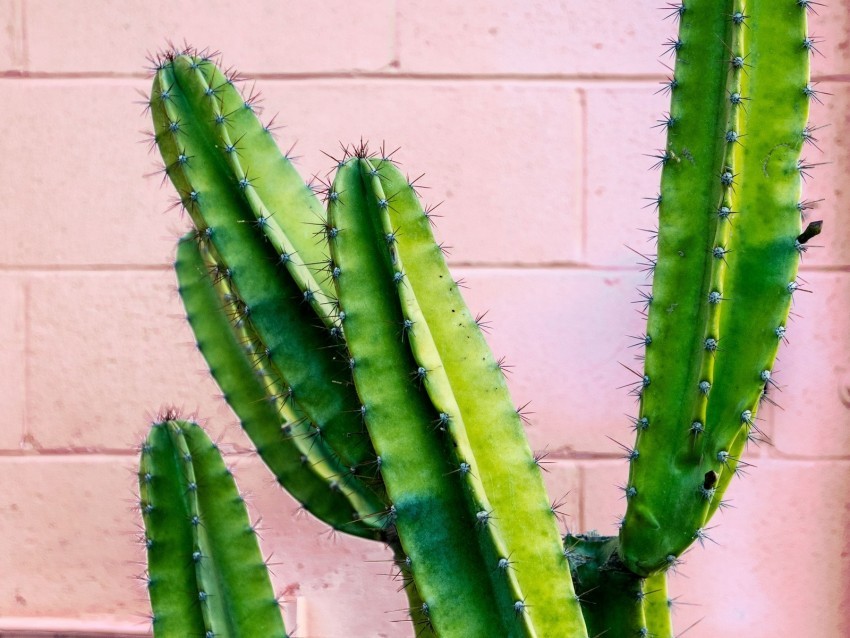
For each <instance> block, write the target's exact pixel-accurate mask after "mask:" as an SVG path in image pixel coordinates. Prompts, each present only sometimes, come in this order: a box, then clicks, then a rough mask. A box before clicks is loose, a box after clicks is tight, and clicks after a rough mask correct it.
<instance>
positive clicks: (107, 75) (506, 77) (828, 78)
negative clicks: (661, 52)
mask: <svg viewBox="0 0 850 638" xmlns="http://www.w3.org/2000/svg"><path fill="white" fill-rule="evenodd" d="M666 77H667V75H666V74H665V73H658V74H656V73H636V74H633V75H628V74H606V73H415V72H409V73H404V72H399V73H384V72H381V71H325V72H323V71H317V72H307V71H305V72H294V73H279V72H259V73H251V72H244V79H245V80H246V81H248V82H250V81H253V80H270V81H276V80H282V81H293V82H298V81H310V80H364V79H365V80H389V81H399V80H413V81H457V82H469V81H480V82H494V81H495V82H500V81H511V82H559V83H560V82H565V83H567V82H581V83H592V84H595V83H605V82H626V83H637V84H639V83H646V82H663V81H664V80H665V78H666ZM150 79H151V75H150V74H149V73H141V72H140V73H128V72H109V71H92V72H80V73H73V72H50V71H0V81H2V80H81V81H86V80H146V81H148V80H150ZM812 81H813V82H850V74H824V75H813V76H812Z"/></svg>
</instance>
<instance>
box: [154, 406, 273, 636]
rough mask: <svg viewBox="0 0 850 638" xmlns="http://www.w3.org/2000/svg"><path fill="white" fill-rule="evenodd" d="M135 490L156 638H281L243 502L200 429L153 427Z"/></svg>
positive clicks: (178, 424) (165, 420)
mask: <svg viewBox="0 0 850 638" xmlns="http://www.w3.org/2000/svg"><path fill="white" fill-rule="evenodd" d="M139 489H140V496H141V509H142V515H143V518H144V523H145V541H146V546H147V553H148V591H149V593H150V599H151V605H152V607H153V630H154V635H155V636H156V637H157V638H171V637H172V636H220V637H222V638H238V637H240V636H244V637H245V638H255V637H256V636H264V637H268V638H275V637H281V638H285V637H286V631H285V629H284V625H283V619H282V617H281V613H280V608H279V605H278V601H277V599H276V598H275V595H274V591H273V590H272V585H271V581H270V580H269V574H268V570H267V567H266V564H265V561H264V560H263V557H262V555H261V554H260V548H259V545H258V543H257V536H256V534H255V532H254V528H253V526H252V525H251V523H250V521H249V519H248V513H247V510H246V509H245V503H244V501H243V500H242V497H241V495H240V494H239V492H238V490H237V489H236V484H235V482H234V480H233V476H232V475H231V474H230V471H229V470H228V469H227V467H226V466H225V464H224V461H223V460H222V458H221V455H220V453H219V451H218V449H217V448H216V446H215V445H214V444H213V443H212V442H211V441H210V439H209V438H208V437H207V435H206V434H205V433H204V432H203V430H202V429H201V428H200V427H199V426H198V425H197V424H195V423H193V422H190V421H182V420H177V419H176V415H175V414H173V413H167V414H165V415H164V416H163V417H162V419H161V420H159V421H157V422H156V423H154V424H153V427H152V428H151V431H150V433H149V435H148V437H147V439H146V440H145V443H144V444H143V446H142V453H141V460H140V466H139Z"/></svg>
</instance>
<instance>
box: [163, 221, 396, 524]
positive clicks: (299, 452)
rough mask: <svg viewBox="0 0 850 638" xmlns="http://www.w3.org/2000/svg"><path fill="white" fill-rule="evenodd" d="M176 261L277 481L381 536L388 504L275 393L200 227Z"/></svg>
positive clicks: (187, 299) (196, 324) (193, 311)
mask: <svg viewBox="0 0 850 638" xmlns="http://www.w3.org/2000/svg"><path fill="white" fill-rule="evenodd" d="M174 267H175V271H176V273H177V279H178V284H179V288H178V291H179V293H180V297H181V299H182V300H183V304H184V306H185V308H186V315H187V319H188V321H189V324H190V325H191V327H192V330H193V331H194V334H195V340H196V343H197V346H198V349H199V350H200V351H201V352H202V353H203V355H204V357H205V358H206V360H207V363H208V365H209V367H210V371H211V373H212V375H213V377H214V378H215V380H216V382H217V383H218V385H219V387H220V388H221V390H222V393H223V394H224V396H225V398H226V399H227V401H228V403H229V404H230V406H231V408H232V409H233V410H234V412H236V414H237V416H238V417H239V419H240V423H241V425H242V428H243V429H244V430H245V432H246V434H247V435H248V436H249V437H250V439H251V441H252V442H253V443H254V445H255V446H256V448H257V452H258V454H259V455H260V458H261V459H262V460H263V462H265V464H266V465H267V466H268V467H269V469H270V470H271V472H272V473H273V474H274V476H275V478H276V479H277V481H278V483H280V484H281V485H282V486H283V487H284V488H286V489H287V490H288V491H289V492H290V493H291V494H292V495H293V496H294V497H295V498H296V499H297V500H298V501H299V502H300V503H301V504H302V506H303V507H304V509H306V510H307V511H309V512H310V513H312V514H313V515H314V516H316V517H318V518H320V519H321V520H323V521H325V522H326V523H328V524H329V525H330V526H331V527H333V528H334V529H337V530H340V531H344V532H347V533H349V534H354V535H356V536H361V537H363V538H373V539H380V538H381V537H382V536H383V534H382V533H381V529H380V526H379V525H378V524H377V523H376V522H375V520H374V519H375V518H376V517H377V516H378V513H379V512H381V511H383V510H384V509H385V507H384V506H383V504H382V502H381V501H380V500H378V499H377V498H376V496H375V495H374V494H373V493H371V490H370V489H369V488H368V487H366V486H365V485H362V484H361V483H360V481H359V480H358V479H356V478H354V477H352V476H346V477H344V478H341V477H340V476H339V473H340V471H341V470H342V469H343V468H339V467H333V466H332V458H330V457H331V456H332V455H331V454H328V453H326V454H324V455H323V454H321V453H320V448H322V447H323V445H322V443H321V442H319V441H315V440H312V439H310V437H309V425H307V424H305V423H304V418H303V416H301V415H300V414H299V413H298V408H297V406H296V404H295V402H294V401H286V402H283V401H280V400H276V399H274V395H275V394H276V392H275V390H274V388H271V387H269V384H270V383H273V382H271V381H269V379H268V375H260V374H258V373H261V372H262V365H263V357H262V356H260V355H255V354H254V353H257V352H260V353H261V352H262V351H261V350H260V346H258V345H256V344H254V343H253V342H252V341H251V340H250V339H251V337H250V335H249V333H248V331H249V328H248V327H247V325H246V324H247V321H241V322H238V323H239V325H233V323H232V322H231V319H230V318H229V316H236V315H237V311H236V310H235V309H234V308H233V307H232V306H228V303H229V302H227V301H226V300H225V298H224V297H225V296H226V294H227V293H226V292H224V291H223V290H218V289H222V288H226V286H227V279H226V277H224V276H223V275H218V274H216V273H219V269H218V267H217V265H216V264H215V262H214V261H212V259H211V257H210V256H209V252H208V251H206V250H205V249H204V248H203V246H202V245H201V242H200V241H199V239H198V238H197V237H196V235H195V234H194V233H190V234H189V235H186V236H185V237H184V238H183V239H182V240H181V241H180V243H179V244H178V248H177V259H176V261H175V265H174ZM216 279H218V281H217V282H216V281H215V280H216ZM255 359H258V360H255ZM269 374H271V373H269ZM282 420H283V423H282V422H281V421H282ZM282 428H286V429H287V430H289V433H288V434H285V433H284V430H283V429H282ZM334 475H336V476H334Z"/></svg>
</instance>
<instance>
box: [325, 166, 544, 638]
mask: <svg viewBox="0 0 850 638" xmlns="http://www.w3.org/2000/svg"><path fill="white" fill-rule="evenodd" d="M361 161H362V160H361V159H359V158H352V159H350V160H348V161H347V162H346V163H344V164H343V165H342V166H340V168H339V170H338V172H337V175H336V177H335V179H334V182H333V187H332V188H333V193H335V194H338V195H337V196H334V197H331V198H330V200H329V203H328V224H329V226H330V227H331V229H332V230H331V232H329V233H328V238H329V245H330V248H331V256H332V258H333V264H334V267H335V268H338V271H337V274H336V275H335V277H334V282H335V284H336V286H337V292H338V295H339V301H340V311H339V312H340V320H341V321H342V324H343V326H344V330H345V335H346V344H347V346H348V348H349V351H350V355H351V358H350V365H351V369H352V371H353V377H354V383H355V385H356V387H357V392H358V395H359V396H360V398H361V401H362V406H363V411H362V413H363V418H364V420H365V423H366V426H367V428H368V430H369V434H370V436H371V438H372V442H373V444H374V445H375V449H376V451H377V452H378V454H379V459H380V467H381V473H382V475H383V477H384V482H385V484H386V488H387V493H388V494H389V496H390V498H391V500H392V503H393V505H392V510H391V511H392V516H393V518H394V520H395V524H396V528H397V530H398V535H399V539H400V541H401V545H402V547H403V548H404V551H405V553H406V555H407V556H408V557H409V558H410V569H411V572H412V574H413V577H414V582H415V584H416V587H417V589H418V592H419V595H420V596H421V598H422V600H423V601H424V604H425V605H427V609H428V621H429V623H431V624H432V625H433V627H434V630H435V632H436V633H437V634H438V635H441V636H446V637H449V636H458V637H461V636H479V635H480V636H524V635H527V634H525V633H524V631H523V627H524V625H525V622H524V618H523V614H519V617H516V616H515V612H514V609H513V605H512V602H511V601H510V600H503V601H502V605H500V604H499V596H498V594H497V593H496V592H494V589H493V587H492V585H491V580H490V576H489V573H490V571H491V570H493V569H495V565H493V566H487V565H486V564H485V563H484V561H483V560H482V555H481V552H480V550H479V547H478V542H477V536H478V535H479V534H481V533H483V530H481V529H480V527H481V526H482V525H484V526H486V525H488V524H489V522H488V521H487V520H479V521H477V522H476V520H475V519H474V518H473V517H472V516H469V515H468V514H467V509H466V507H465V502H464V497H463V491H462V486H461V479H460V473H459V472H458V471H456V470H455V471H453V470H452V468H451V466H449V465H448V463H447V462H446V460H445V455H444V450H443V445H442V444H441V442H440V440H439V439H438V437H437V436H436V434H435V432H434V430H435V424H438V423H439V415H438V414H437V412H436V411H435V410H434V408H433V406H432V405H431V404H430V402H429V401H428V399H427V395H425V393H424V392H422V391H421V390H420V387H421V384H422V383H423V382H424V380H425V377H426V375H427V371H426V370H424V369H422V368H421V367H417V365H416V364H415V362H414V360H413V357H412V356H411V354H410V351H409V349H408V347H407V344H406V343H405V341H404V340H403V337H404V317H403V315H402V312H401V307H400V305H399V300H398V295H397V293H396V287H397V286H402V285H405V284H404V282H403V281H402V280H401V278H400V277H399V276H398V272H397V271H395V270H394V269H393V267H392V264H391V261H390V255H389V252H388V251H387V246H386V243H387V240H386V237H385V234H384V233H383V230H382V228H381V226H380V219H379V213H378V206H379V204H378V202H376V201H374V200H373V199H371V198H370V197H368V194H367V191H366V189H365V186H364V183H363V180H362V178H361V171H360V166H359V164H360V162H361Z"/></svg>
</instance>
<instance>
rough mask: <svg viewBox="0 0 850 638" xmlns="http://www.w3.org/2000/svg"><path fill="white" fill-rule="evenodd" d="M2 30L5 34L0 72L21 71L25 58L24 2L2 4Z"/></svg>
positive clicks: (0, 8)
mask: <svg viewBox="0 0 850 638" xmlns="http://www.w3.org/2000/svg"><path fill="white" fill-rule="evenodd" d="M0 28H2V29H3V33H4V34H5V38H4V39H3V40H2V42H0V72H3V71H5V72H10V71H11V72H15V71H21V70H22V68H23V65H24V56H25V53H24V35H23V0H6V1H5V2H3V3H2V4H0Z"/></svg>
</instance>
